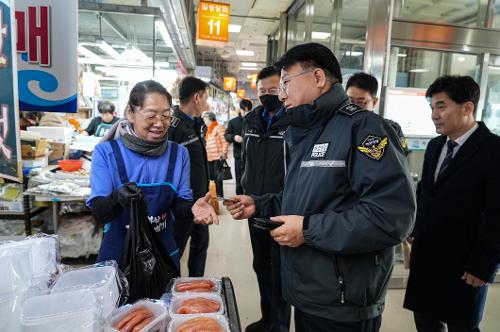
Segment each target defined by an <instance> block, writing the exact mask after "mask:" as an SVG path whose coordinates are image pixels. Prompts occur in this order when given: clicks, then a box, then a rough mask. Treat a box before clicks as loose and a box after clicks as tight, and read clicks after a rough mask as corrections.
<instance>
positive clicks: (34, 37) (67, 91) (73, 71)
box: [15, 0, 78, 113]
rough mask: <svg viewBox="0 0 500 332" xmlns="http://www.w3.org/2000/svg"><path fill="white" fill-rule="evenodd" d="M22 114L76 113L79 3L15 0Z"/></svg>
mask: <svg viewBox="0 0 500 332" xmlns="http://www.w3.org/2000/svg"><path fill="white" fill-rule="evenodd" d="M15 8H16V21H17V65H18V76H19V108H20V110H21V111H41V112H71V113H74V112H76V111H77V107H78V105H77V104H78V103H77V81H78V78H77V75H78V63H77V59H78V54H77V45H78V25H77V18H78V2H77V1H76V0H16V7H15Z"/></svg>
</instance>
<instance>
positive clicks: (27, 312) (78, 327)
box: [20, 289, 100, 332]
mask: <svg viewBox="0 0 500 332" xmlns="http://www.w3.org/2000/svg"><path fill="white" fill-rule="evenodd" d="M99 320H100V317H99V305H98V303H97V300H96V298H95V296H94V294H93V293H92V292H89V291H88V290H84V289H78V290H72V291H67V292H63V293H52V294H48V295H41V296H35V297H31V298H28V299H27V300H26V301H24V303H23V305H22V309H21V315H20V321H21V325H22V327H23V329H22V331H23V332H47V331H61V332H62V331H67V332H76V331H78V332H95V331H98V328H99V324H100V322H99Z"/></svg>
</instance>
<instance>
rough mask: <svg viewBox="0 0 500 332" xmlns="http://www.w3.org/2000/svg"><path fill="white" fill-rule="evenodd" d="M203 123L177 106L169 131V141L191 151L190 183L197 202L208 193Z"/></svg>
mask: <svg viewBox="0 0 500 332" xmlns="http://www.w3.org/2000/svg"><path fill="white" fill-rule="evenodd" d="M201 123H202V121H201V119H199V118H194V120H193V119H191V118H190V117H189V116H187V115H186V114H184V113H182V112H181V110H180V109H179V107H177V106H176V107H175V108H174V118H173V120H172V124H171V125H170V128H169V129H168V139H169V140H171V141H174V142H176V143H178V144H180V145H183V146H185V147H186V148H187V149H188V151H189V161H190V165H191V176H190V182H191V188H192V189H193V199H194V200H195V201H196V199H198V198H200V197H203V196H205V194H206V193H207V192H208V163H207V152H206V150H205V140H204V138H203V137H202V136H201Z"/></svg>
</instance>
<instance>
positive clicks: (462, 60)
mask: <svg viewBox="0 0 500 332" xmlns="http://www.w3.org/2000/svg"><path fill="white" fill-rule="evenodd" d="M457 60H458V61H460V62H464V61H465V57H464V56H459V57H458V58H457Z"/></svg>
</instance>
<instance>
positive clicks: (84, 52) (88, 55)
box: [78, 44, 104, 61]
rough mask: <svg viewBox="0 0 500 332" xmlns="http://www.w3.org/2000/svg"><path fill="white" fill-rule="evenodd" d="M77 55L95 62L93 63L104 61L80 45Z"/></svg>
mask: <svg viewBox="0 0 500 332" xmlns="http://www.w3.org/2000/svg"><path fill="white" fill-rule="evenodd" d="M78 53H80V54H81V55H83V56H85V57H86V58H89V59H92V60H95V61H103V60H104V59H103V58H101V57H100V56H98V55H97V54H95V53H94V52H92V51H91V50H89V49H87V48H85V47H83V46H82V45H81V44H78Z"/></svg>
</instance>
